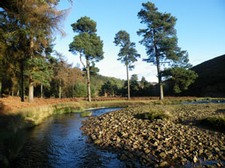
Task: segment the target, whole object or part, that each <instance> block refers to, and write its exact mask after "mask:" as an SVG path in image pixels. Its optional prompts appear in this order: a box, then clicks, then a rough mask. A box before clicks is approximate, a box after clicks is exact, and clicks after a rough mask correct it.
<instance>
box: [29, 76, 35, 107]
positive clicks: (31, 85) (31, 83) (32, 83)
mask: <svg viewBox="0 0 225 168" xmlns="http://www.w3.org/2000/svg"><path fill="white" fill-rule="evenodd" d="M28 101H29V102H30V103H31V102H33V101H34V82H33V80H32V78H31V79H30V80H29V97H28Z"/></svg>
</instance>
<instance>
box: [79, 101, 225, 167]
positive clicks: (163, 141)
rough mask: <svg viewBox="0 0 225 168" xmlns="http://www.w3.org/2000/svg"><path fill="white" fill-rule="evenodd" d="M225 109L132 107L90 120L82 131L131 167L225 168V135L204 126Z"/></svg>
mask: <svg viewBox="0 0 225 168" xmlns="http://www.w3.org/2000/svg"><path fill="white" fill-rule="evenodd" d="M221 109H225V105H173V106H169V105H151V106H146V105H145V106H137V107H134V106H131V107H128V108H124V109H122V110H119V111H116V112H112V113H107V114H104V115H102V116H99V117H90V118H89V119H88V120H85V121H84V122H83V126H82V128H81V129H82V130H83V132H84V134H86V135H88V137H89V140H90V141H91V142H93V143H95V144H96V145H98V146H99V147H101V148H104V149H108V150H113V151H115V152H117V153H118V154H119V158H120V159H121V160H124V161H125V162H126V163H127V166H128V167H194V166H199V167H207V166H214V167H224V166H225V134H224V133H222V132H216V131H212V130H211V131H210V130H208V129H203V128H202V127H201V126H199V124H198V123H199V121H200V120H202V119H204V118H206V117H208V116H212V115H217V112H218V111H221ZM220 115H225V114H220Z"/></svg>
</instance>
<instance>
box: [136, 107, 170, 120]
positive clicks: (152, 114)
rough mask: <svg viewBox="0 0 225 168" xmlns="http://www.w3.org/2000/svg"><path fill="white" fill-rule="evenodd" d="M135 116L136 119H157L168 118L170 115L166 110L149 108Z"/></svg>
mask: <svg viewBox="0 0 225 168" xmlns="http://www.w3.org/2000/svg"><path fill="white" fill-rule="evenodd" d="M135 117H136V118H138V119H143V120H150V121H152V120H157V119H161V120H163V119H169V118H170V117H171V116H170V114H169V113H168V112H164V111H160V110H155V109H154V110H151V111H149V112H146V113H140V114H136V115H135Z"/></svg>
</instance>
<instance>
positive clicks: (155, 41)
mask: <svg viewBox="0 0 225 168" xmlns="http://www.w3.org/2000/svg"><path fill="white" fill-rule="evenodd" d="M142 6H143V9H141V11H140V12H139V13H138V18H139V19H141V23H143V24H146V28H145V29H140V30H139V31H138V32H137V34H138V35H142V36H143V39H142V40H141V41H140V43H141V44H143V45H144V46H145V47H146V53H147V56H148V57H147V58H146V59H143V60H144V61H146V62H148V63H153V64H155V65H156V66H157V73H158V81H159V86H160V87H159V90H160V99H163V84H162V76H161V74H162V73H161V64H162V63H173V62H180V64H181V62H182V61H183V62H186V61H187V60H188V59H184V57H183V55H184V54H185V53H186V51H181V49H180V48H179V47H178V46H177V36H176V29H175V28H174V27H175V24H176V18H175V17H173V16H171V14H169V13H161V12H158V9H157V8H156V7H155V5H154V4H153V3H151V2H147V3H143V4H142ZM180 57H182V58H180Z"/></svg>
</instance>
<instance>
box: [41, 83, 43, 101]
mask: <svg viewBox="0 0 225 168" xmlns="http://www.w3.org/2000/svg"><path fill="white" fill-rule="evenodd" d="M41 98H43V85H42V84H41Z"/></svg>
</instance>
